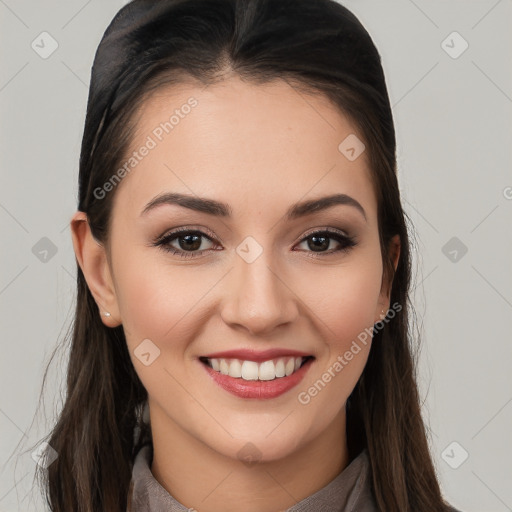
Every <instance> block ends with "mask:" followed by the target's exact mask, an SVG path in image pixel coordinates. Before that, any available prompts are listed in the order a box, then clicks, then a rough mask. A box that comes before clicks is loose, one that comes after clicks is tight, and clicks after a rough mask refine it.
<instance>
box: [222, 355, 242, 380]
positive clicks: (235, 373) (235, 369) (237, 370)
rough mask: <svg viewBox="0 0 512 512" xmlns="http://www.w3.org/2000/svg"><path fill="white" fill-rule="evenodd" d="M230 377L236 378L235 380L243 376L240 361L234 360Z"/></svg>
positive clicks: (230, 366)
mask: <svg viewBox="0 0 512 512" xmlns="http://www.w3.org/2000/svg"><path fill="white" fill-rule="evenodd" d="M223 361H224V359H223ZM229 376H230V377H235V379H238V378H240V377H241V376H242V365H241V364H240V361H239V360H238V359H233V361H231V364H230V365H229Z"/></svg>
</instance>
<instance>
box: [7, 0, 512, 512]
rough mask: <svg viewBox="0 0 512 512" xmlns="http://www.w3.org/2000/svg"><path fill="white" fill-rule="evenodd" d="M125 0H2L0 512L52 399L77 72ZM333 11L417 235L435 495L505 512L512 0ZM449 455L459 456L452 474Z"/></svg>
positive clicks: (34, 501) (511, 315) (82, 102)
mask: <svg viewBox="0 0 512 512" xmlns="http://www.w3.org/2000/svg"><path fill="white" fill-rule="evenodd" d="M124 3H126V2H123V1H121V0H109V1H105V0H102V1H100V0H89V1H84V0H67V1H66V2H64V1H60V2H58V1H55V0H53V1H46V2H36V1H34V0H32V1H25V2H22V1H20V0H0V34H1V36H0V37H1V43H2V44H1V48H2V54H1V55H2V65H1V69H0V116H1V136H0V144H1V147H0V155H1V157H0V158H1V160H0V165H1V184H0V226H1V231H2V235H1V237H2V242H1V248H2V249H1V265H0V268H1V271H0V272H1V274H0V307H1V319H2V323H1V340H2V342H1V343H2V351H1V382H0V463H1V466H0V480H1V484H0V511H1V512H7V511H18V510H23V511H33V510H43V507H42V505H41V502H40V499H39V498H38V492H37V491H36V492H33V493H32V494H30V490H31V488H32V487H33V474H34V467H35V463H34V461H33V460H32V458H31V455H30V453H31V451H30V450H29V448H30V447H31V446H32V445H34V444H36V443H37V442H38V439H40V438H41V436H42V435H43V434H44V433H46V429H47V428H48V427H49V425H51V421H52V415H53V414H54V410H55V408H56V407H58V402H57V398H58V391H57V390H58V385H59V383H60V382H61V380H62V378H63V375H64V371H65V361H66V359H65V356H66V353H65V352H60V353H59V354H60V355H59V357H58V359H57V363H56V364H54V365H53V367H52V368H53V370H52V372H51V378H50V388H49V392H48V393H47V394H46V402H45V403H46V409H45V410H43V411H41V410H40V411H39V412H38V414H37V415H36V416H34V415H35V412H36V407H37V403H38V398H39V393H40V389H41V381H42V376H43V370H44V368H45V365H46V362H47V361H48V357H49V355H50V353H51V351H52V350H53V348H54V346H55V345H56V343H57V342H58V341H60V340H61V339H62V336H63V335H64V333H65V330H66V328H67V326H68V325H69V323H70V320H71V313H72V308H73V298H74V286H75V258H74V253H73V248H72V244H71V237H70V231H69V226H68V223H69V220H70V218H71V215H72V214H73V212H74V211H75V209H76V195H77V172H78V156H79V148H80V141H81V136H82V129H83V122H84V117H85V107H86V99H87V91H88V82H89V77H90V67H91V65H92V61H93V57H94V51H95V49H96V47H97V45H98V43H99V41H100V38H101V36H102V34H103V31H104V29H105V28H106V26H107V24H108V23H109V21H110V20H111V18H112V16H113V15H114V14H115V13H116V12H117V10H118V9H119V8H120V7H121V6H122V5H123V4H124ZM342 3H344V5H346V6H347V7H348V8H349V9H351V10H352V11H353V12H354V13H355V14H356V16H358V17H359V19H360V20H361V21H362V23H363V24H364V25H365V27H366V28H367V29H368V31H369V32H370V34H371V36H372V38H373V40H374V42H375V43H376V45H377V47H378V49H379V51H380V53H381V55H382V58H383V65H384V69H385V73H386V77H387V82H388V87H389V91H390V96H391V102H392V105H393V110H394V116H395V123H396V129H397V138H398V160H399V180H400V186H401V190H402V194H403V197H404V206H405V209H406V212H407V213H408V215H409V216H410V217H411V219H412V221H413V222H414V225H415V227H416V232H417V236H418V250H417V251H415V252H414V260H415V264H416V272H415V284H416V288H415V290H416V293H415V302H416V306H417V311H418V314H419V318H418V320H419V322H420V325H419V327H420V328H421V329H422V332H423V350H422V352H421V359H420V385H421V391H422V399H424V400H425V403H424V413H425V416H426V417H427V418H428V421H429V423H430V426H431V429H432V450H433V454H434V458H435V462H436V465H437V467H438V471H439V475H440V479H441V482H442V487H443V491H444V493H445V494H446V496H447V498H448V499H449V500H450V501H451V502H452V504H453V505H455V506H456V507H458V508H460V509H462V510H463V511H464V512H477V511H478V512H503V511H507V510H512V486H511V485H510V484H511V482H512V465H511V463H510V456H511V454H512V436H511V435H510V434H511V432H512V428H511V427H512V386H511V383H512V378H511V371H510V365H511V362H512V348H511V343H510V339H511V334H510V324H511V320H512V270H511V261H512V237H511V220H512V172H511V160H512V159H511V151H510V146H511V143H512V138H511V132H512V127H511V125H512V123H511V113H512V77H511V49H512V35H511V34H512V23H511V22H512V2H511V0H499V1H496V0H492V1H486V0H478V1H475V0H473V1H470V0H464V1H462V0H461V1H448V0H443V1H432V0H429V1H427V0H414V1H412V0H388V1H386V2H384V1H377V0H372V1H369V0H368V1H365V0H344V1H343V2H342ZM43 31H46V32H48V33H49V34H51V36H52V37H53V38H54V39H55V40H56V41H57V43H58V48H57V50H56V51H55V52H54V53H53V54H52V55H50V56H49V57H48V58H46V59H43V58H42V57H41V56H40V55H39V54H38V53H36V51H34V50H33V49H32V47H31V44H32V42H33V41H34V40H35V41H36V43H38V41H39V43H38V44H39V45H40V47H41V46H42V45H43V43H41V42H40V40H41V37H47V36H41V37H39V35H40V34H41V33H42V32H43ZM454 31H456V32H458V33H459V34H460V35H461V36H462V38H463V39H464V40H465V41H467V43H468V44H469V47H468V49H467V50H466V51H465V52H464V53H462V54H461V55H460V56H458V57H457V58H453V57H451V56H450V55H449V54H448V53H447V52H446V51H445V49H447V50H449V51H451V52H452V54H453V52H455V53H458V52H459V51H460V49H461V48H462V46H461V45H462V44H463V41H462V40H460V39H457V37H458V36H450V37H449V38H448V39H446V38H447V36H449V35H450V34H451V33H452V32H454ZM445 40H446V42H445V43H444V44H443V41H445ZM49 44H50V41H49V39H45V43H44V45H45V48H46V49H48V48H50V46H49ZM449 47H451V49H450V48H449ZM40 51H42V50H40ZM43 237H47V238H48V239H50V240H51V241H52V242H53V244H55V246H56V249H57V252H56V254H55V255H52V253H51V252H50V253H49V254H48V256H47V261H41V259H40V258H41V257H43V255H42V254H38V255H37V254H34V252H33V247H34V246H36V244H37V243H38V242H39V241H40V239H41V238H43ZM453 237H456V238H457V240H455V241H454V242H453V241H452V244H455V245H453V246H451V245H448V246H447V247H446V248H445V249H444V250H443V248H444V247H445V244H447V243H448V242H449V240H450V239H452V238H453ZM39 243H42V242H39ZM461 244H464V246H466V247H467V253H466V254H463V253H462V250H461V247H462V245H461ZM37 247H39V246H36V248H37ZM453 250H455V251H457V252H456V253H454V252H451V254H450V251H453ZM443 251H444V252H443ZM35 252H36V253H37V251H35ZM445 253H446V255H445ZM453 260H455V261H453ZM54 404H57V405H54ZM34 418H35V419H34ZM33 420H34V421H33ZM454 441H455V442H457V443H458V444H457V445H452V446H450V444H451V443H452V442H454ZM447 447H448V449H447V450H446V448H447ZM463 450H464V451H466V452H468V454H469V457H468V458H467V460H465V461H464V462H463V463H462V464H461V465H460V466H459V467H458V468H457V469H453V468H452V467H451V466H456V465H457V464H459V463H460V461H461V460H462V458H463V455H464V451H463ZM450 464H451V466H450Z"/></svg>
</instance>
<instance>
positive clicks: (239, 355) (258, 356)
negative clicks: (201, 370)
mask: <svg viewBox="0 0 512 512" xmlns="http://www.w3.org/2000/svg"><path fill="white" fill-rule="evenodd" d="M308 356H312V354H308V353H306V352H301V351H300V350H290V349H285V348H270V349H267V350H260V351H258V350H250V349H233V350H225V351H223V352H213V353H211V354H206V355H204V356H202V357H205V358H208V359H242V360H244V361H256V362H258V361H268V360H269V359H277V358H279V357H308Z"/></svg>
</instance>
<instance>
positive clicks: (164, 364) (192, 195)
mask: <svg viewBox="0 0 512 512" xmlns="http://www.w3.org/2000/svg"><path fill="white" fill-rule="evenodd" d="M187 105H188V106H187ZM173 114H175V115H174V118H171V116H172V115H173ZM170 118H171V121H170V123H169V119H170ZM165 122H167V123H168V124H167V125H166V124H165ZM171 124H172V126H171ZM350 135H352V137H353V136H354V135H355V136H357V137H358V138H359V140H361V141H362V140H363V137H362V135H361V134H360V133H359V132H358V131H357V129H356V128H355V126H353V125H352V124H351V123H350V122H349V121H348V119H347V118H346V117H344V116H343V115H342V114H341V113H340V112H339V111H338V110H337V109H336V108H335V107H334V106H333V105H332V104H331V103H330V102H329V101H328V100H327V99H326V98H324V97H323V96H321V95H319V94H317V95H306V94H305V93H303V92H300V93H299V92H298V91H296V90H295V89H294V88H292V87H290V85H288V84H287V83H285V82H281V81H275V82H272V83H270V84H266V85H252V84H249V83H246V82H242V81H241V80H239V79H238V78H235V77H233V78H229V79H227V80H225V81H224V82H222V84H218V85H215V86H210V87H207V88H201V87H199V86H194V85H187V86H182V87H173V88H172V89H170V88H169V89H165V90H161V91H159V92H158V93H157V94H155V95H153V96H152V97H150V98H149V99H148V100H147V101H146V102H145V103H144V105H143V108H142V109H141V111H140V116H139V118H138V121H137V130H136V136H135V138H134V140H133V141H132V145H131V148H130V155H131V156H132V158H133V159H132V160H131V161H128V159H127V165H126V166H125V170H126V173H121V175H122V174H125V175H124V177H123V179H122V180H121V182H120V183H119V184H117V185H115V186H112V189H114V188H115V190H108V191H107V192H106V193H115V200H114V206H113V212H112V224H111V238H110V246H109V251H110V252H109V267H108V273H109V279H111V282H112V289H113V296H112V300H111V301H110V302H109V303H108V309H109V310H110V311H111V313H112V317H111V318H112V319H117V320H118V322H119V323H122V325H123V328H124V331H125V334H126V339H127V343H128V348H129V351H130V355H131V358H132V361H133V365H134V367H135V369H136V371H137V373H138V375H139V377H140V379H141V381H142V383H143V385H144V386H145V388H146V389H147V391H148V395H149V404H150V415H151V423H152V428H153V430H154V432H163V431H168V432H171V431H172V432H174V434H175V435H181V436H183V437H184V436H187V438H188V440H189V441H190V440H192V441H193V442H194V443H196V444H197V445H198V446H206V447H208V449H212V450H214V451H215V452H217V453H219V454H223V455H225V456H228V457H233V458H235V457H238V456H239V455H237V454H238V452H239V450H240V449H241V448H242V447H243V446H244V445H245V444H246V443H248V442H251V443H252V444H253V445H254V446H255V447H256V448H257V450H258V451H259V456H260V457H261V458H262V460H275V459H279V458H282V457H285V456H287V455H290V454H292V453H294V452H295V451H297V450H300V449H301V448H302V447H305V446H306V445H308V443H311V442H312V441H314V440H315V439H318V438H319V437H320V436H322V435H326V434H327V433H328V432H329V431H332V432H334V431H336V432H338V431H339V428H340V426H343V425H344V417H345V402H346V400H347V398H348V396H349V394H350V393H351V391H352V389H353V388H354V386H355V384H356V382H357V380H358V379H359V377H360V375H361V373H362V371H363V368H364V365H365V363H366V360H367V356H368V352H369V349H370V344H371V339H367V342H366V344H365V343H361V341H357V340H358V339H359V340H361V336H360V335H361V333H364V332H365V329H366V330H369V329H370V328H371V327H372V326H373V325H374V323H375V322H376V321H378V320H379V318H380V314H381V310H382V309H384V310H387V308H388V307H389V302H388V297H386V296H385V295H384V294H383V293H381V280H382V270H383V267H382V256H381V250H380V246H379V237H378V224H377V202H376V196H375V194H374V190H373V188H372V185H371V181H370V170H369V168H368V161H367V155H366V153H365V152H364V151H363V152H362V154H361V155H360V156H359V157H357V158H355V159H354V158H350V159H349V158H347V155H349V156H352V157H353V156H354V155H353V154H352V153H350V150H348V151H349V152H348V153H347V151H346V145H345V146H343V145H342V150H340V149H339V146H340V143H342V141H344V139H346V137H348V136H350ZM350 140H352V139H349V141H350ZM353 140H356V139H353ZM358 144H359V143H358ZM143 146H145V147H146V150H144V149H141V148H142V147H143ZM349 146H350V144H349ZM352 146H353V144H352ZM343 148H345V152H343ZM358 149H359V146H356V147H355V151H356V154H357V151H358ZM133 151H135V152H136V154H133V153H132V152H133ZM130 155H129V156H130ZM108 188H109V187H108V186H107V187H106V189H108ZM106 189H104V190H106ZM98 194H100V192H98ZM163 194H181V195H183V196H185V198H184V200H182V202H181V204H177V203H176V202H166V201H165V200H163V199H161V198H162V195H163ZM333 195H344V196H342V198H343V197H344V198H345V199H344V200H342V201H341V202H335V201H333V202H331V203H330V206H327V207H317V208H316V209H315V208H313V209H311V208H310V209H309V210H308V209H307V208H300V207H297V205H303V204H304V203H307V202H311V201H316V200H318V199H321V198H324V197H328V196H333ZM158 197H160V200H157V201H154V200H155V198H158ZM347 197H348V199H347ZM187 198H188V202H187V201H186V199H187ZM203 199H204V200H208V201H209V203H204V202H201V200H203ZM191 200H194V201H191ZM152 201H153V204H152ZM213 202H218V203H222V205H220V206H219V205H217V204H216V203H213ZM148 205H149V206H148ZM323 206H325V204H324V205H323ZM290 212H293V214H292V213H290ZM177 230H181V231H179V232H177ZM105 321H106V320H105ZM109 321H111V320H109ZM367 332H368V331H367ZM358 336H359V338H358ZM354 341H356V342H357V345H358V347H359V350H358V351H356V349H354ZM351 347H352V348H351ZM347 352H351V353H352V357H349V356H348V355H347ZM223 353H224V354H223ZM208 357H209V359H208ZM222 359H224V362H223V361H222ZM269 360H271V361H273V362H268V361H269ZM295 360H298V363H297V366H295ZM342 360H343V362H342ZM237 361H238V362H237ZM290 361H292V362H291V363H290ZM337 362H338V364H336V363H337ZM300 365H302V366H300ZM212 366H213V368H212ZM299 366H300V367H299ZM340 366H341V368H340ZM217 370H220V371H217ZM292 371H293V373H291V374H290V372H292ZM283 372H284V374H285V376H284V377H282V376H280V375H281V374H282V373H283ZM225 373H228V375H224V374H225ZM229 373H230V374H231V375H232V376H230V375H229ZM276 373H277V375H278V376H276ZM240 374H242V375H243V376H244V377H245V378H241V377H240ZM288 374H290V375H288ZM329 375H330V378H329ZM256 378H257V379H258V380H254V379H256ZM319 382H321V384H319ZM315 390H316V391H315Z"/></svg>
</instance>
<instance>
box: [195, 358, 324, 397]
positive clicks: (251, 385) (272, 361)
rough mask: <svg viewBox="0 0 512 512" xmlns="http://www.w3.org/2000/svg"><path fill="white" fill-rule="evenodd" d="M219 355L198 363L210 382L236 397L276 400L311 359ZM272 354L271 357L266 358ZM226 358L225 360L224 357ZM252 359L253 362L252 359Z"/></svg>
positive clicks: (296, 379) (296, 378) (303, 373)
mask: <svg viewBox="0 0 512 512" xmlns="http://www.w3.org/2000/svg"><path fill="white" fill-rule="evenodd" d="M266 354H267V355H265V354H261V353H260V354H254V353H252V355H249V354H247V353H244V354H241V353H240V352H237V353H236V355H238V356H243V358H241V357H233V355H234V353H223V354H222V355H224V357H219V356H218V355H216V357H212V356H202V357H199V361H200V362H201V364H202V366H203V367H204V368H205V370H206V371H207V373H208V375H209V376H210V377H211V378H212V380H213V381H214V382H215V383H216V384H218V385H219V386H220V387H221V388H223V389H224V390H226V391H228V392H229V393H231V394H233V395H235V396H237V397H239V398H253V399H254V398H256V399H269V398H276V397H278V396H280V395H282V394H283V393H285V392H287V391H289V390H291V389H292V388H293V387H295V386H296V385H297V384H298V383H299V382H300V381H301V380H302V379H303V378H304V375H305V374H306V372H307V371H308V369H309V368H310V366H311V364H312V363H313V361H314V360H315V357H314V356H312V355H298V354H299V353H291V352H289V351H288V353H287V354H286V355H283V354H276V353H274V354H270V353H266ZM270 355H274V357H269V356H270ZM228 356H229V357H228ZM255 359H256V360H255Z"/></svg>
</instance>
